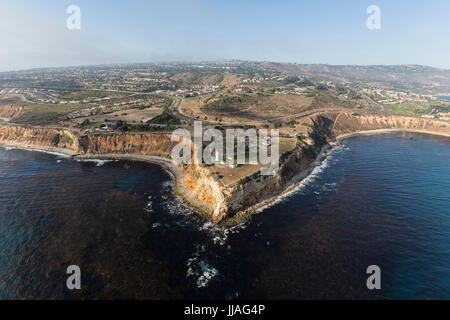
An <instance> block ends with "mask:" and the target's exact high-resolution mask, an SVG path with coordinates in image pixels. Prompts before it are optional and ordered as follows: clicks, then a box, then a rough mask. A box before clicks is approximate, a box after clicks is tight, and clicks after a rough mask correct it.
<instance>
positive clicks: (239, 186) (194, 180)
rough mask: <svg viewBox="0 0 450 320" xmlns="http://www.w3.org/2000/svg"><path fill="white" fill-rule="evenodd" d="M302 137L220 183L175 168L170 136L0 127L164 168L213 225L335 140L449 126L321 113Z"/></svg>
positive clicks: (6, 135)
mask: <svg viewBox="0 0 450 320" xmlns="http://www.w3.org/2000/svg"><path fill="white" fill-rule="evenodd" d="M306 121H308V123H309V124H310V126H309V129H308V130H309V132H308V137H306V138H304V139H298V141H297V144H296V146H295V148H294V149H293V150H290V151H288V152H285V153H283V154H282V155H280V169H279V171H278V172H277V173H276V174H274V175H271V176H262V175H259V174H258V172H257V173H256V174H252V175H250V176H248V177H245V178H243V179H241V180H240V181H238V182H236V183H232V184H229V185H224V184H223V183H222V181H221V180H220V179H219V178H218V177H217V176H216V175H215V174H213V172H212V171H213V170H211V169H210V168H209V167H208V166H206V165H201V164H200V165H197V164H190V165H181V166H177V165H175V164H174V163H173V162H172V161H171V160H170V153H171V150H172V148H173V147H174V146H175V145H176V144H177V143H178V142H176V141H171V134H170V133H104V134H103V133H102V134H80V133H77V132H75V131H71V130H68V129H63V128H50V127H31V126H19V125H15V124H10V123H8V124H0V144H1V145H4V146H10V147H16V148H23V149H30V150H38V151H45V152H57V153H64V154H66V155H68V156H71V157H76V158H117V159H131V160H140V161H149V162H152V163H158V164H160V165H163V166H165V167H166V168H168V169H169V170H170V171H171V172H172V173H173V175H174V176H175V178H176V188H177V192H178V194H179V195H180V196H181V197H182V198H183V199H184V200H185V201H186V202H187V203H189V204H190V205H191V206H193V207H194V208H196V209H197V210H198V211H199V212H200V213H201V214H202V215H204V216H205V217H207V218H208V219H210V220H211V221H213V222H214V223H219V222H226V221H228V220H232V219H240V218H246V217H247V216H249V215H251V214H252V213H253V212H255V211H256V210H257V209H258V208H260V207H261V206H264V205H266V204H268V203H270V202H271V201H274V199H276V198H277V197H278V196H280V195H281V194H283V193H284V192H286V190H289V189H290V188H294V187H295V185H296V184H297V183H299V182H300V181H301V180H302V179H303V178H304V177H305V176H306V175H307V174H308V173H309V172H310V171H311V170H312V169H313V167H314V166H315V165H317V164H318V163H320V160H321V159H323V157H325V156H326V154H327V150H328V149H329V148H330V147H332V146H333V145H335V144H337V143H338V140H339V138H341V137H345V136H348V135H352V134H360V133H366V132H367V133H374V132H384V131H389V130H403V131H416V132H425V133H431V134H440V135H446V136H448V137H450V124H449V123H448V122H444V121H439V120H435V119H425V118H413V117H404V116H391V115H378V114H377V115H374V114H355V113H324V114H316V115H313V116H311V117H309V118H308V119H307V120H306Z"/></svg>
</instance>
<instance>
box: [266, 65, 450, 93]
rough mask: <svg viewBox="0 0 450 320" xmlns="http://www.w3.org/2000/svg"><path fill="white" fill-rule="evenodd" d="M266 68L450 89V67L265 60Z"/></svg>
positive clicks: (422, 88)
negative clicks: (306, 63) (302, 62)
mask: <svg viewBox="0 0 450 320" xmlns="http://www.w3.org/2000/svg"><path fill="white" fill-rule="evenodd" d="M260 66H261V67H262V68H265V69H269V70H274V71H279V72H285V73H289V74H295V75H302V76H307V77H310V78H316V79H322V80H333V81H341V82H344V83H345V82H362V83H369V84H370V83H371V84H377V85H380V86H383V85H385V86H388V87H391V86H392V87H396V88H399V89H406V90H413V89H415V90H420V91H427V92H429V93H432V92H433V93H437V92H447V93H448V92H450V70H448V69H439V68H433V67H428V66H421V65H373V66H357V65H326V64H309V65H303V64H293V63H276V62H261V63H260Z"/></svg>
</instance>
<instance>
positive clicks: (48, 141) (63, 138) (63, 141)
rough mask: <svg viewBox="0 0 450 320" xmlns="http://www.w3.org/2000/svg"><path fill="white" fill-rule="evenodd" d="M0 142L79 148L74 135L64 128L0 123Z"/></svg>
mask: <svg viewBox="0 0 450 320" xmlns="http://www.w3.org/2000/svg"><path fill="white" fill-rule="evenodd" d="M0 142H14V143H19V144H23V145H29V146H36V147H52V148H61V149H68V150H71V151H73V152H77V151H78V150H79V144H78V138H77V137H76V135H75V134H74V133H73V132H71V131H69V130H64V129H52V128H32V127H21V126H10V125H0Z"/></svg>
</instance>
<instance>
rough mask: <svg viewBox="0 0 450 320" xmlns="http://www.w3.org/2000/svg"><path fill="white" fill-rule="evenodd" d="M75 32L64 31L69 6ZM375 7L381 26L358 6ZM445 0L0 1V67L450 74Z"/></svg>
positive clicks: (449, 6)
mask: <svg viewBox="0 0 450 320" xmlns="http://www.w3.org/2000/svg"><path fill="white" fill-rule="evenodd" d="M71 4H75V5H78V6H79V7H80V9H81V23H82V25H81V30H73V31H70V30H68V29H67V28H66V19H67V18H68V16H69V15H68V14H66V9H67V7H68V6H69V5H71ZM372 4H375V5H378V6H379V7H380V8H381V30H369V29H368V28H367V27H366V20H367V18H368V15H367V14H366V8H367V7H368V6H369V5H372ZM448 17H450V1H448V0H433V1H424V0H395V1H392V0H371V1H366V0H339V1H337V0H314V1H313V0H303V1H287V0H278V1H266V0H258V1H256V0H240V1H237V0H226V1H225V0H220V1H218V0H184V1H180V0H165V1H151V0H150V1H149V0H146V1H144V0H142V1H141V0H126V1H125V0H122V1H119V0H70V1H65V0H41V1H32V0H28V1H25V0H0V70H12V69H23V68H31V67H45V66H67V65H80V64H99V63H127V62H152V61H173V60H192V61H199V60H218V59H243V60H257V61H262V60H268V61H281V62H296V63H328V64H413V63H414V64H424V65H430V66H435V67H441V68H450V54H449V52H450V41H449V40H448V39H450V19H448Z"/></svg>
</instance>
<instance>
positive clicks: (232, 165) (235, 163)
mask: <svg viewBox="0 0 450 320" xmlns="http://www.w3.org/2000/svg"><path fill="white" fill-rule="evenodd" d="M237 167H238V164H237V162H234V161H233V162H232V163H230V168H233V169H234V168H237Z"/></svg>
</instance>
